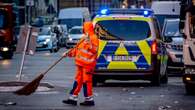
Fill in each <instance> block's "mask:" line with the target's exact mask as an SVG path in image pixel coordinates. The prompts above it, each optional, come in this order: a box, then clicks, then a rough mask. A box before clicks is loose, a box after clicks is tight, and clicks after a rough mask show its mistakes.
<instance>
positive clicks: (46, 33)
mask: <svg viewBox="0 0 195 110" xmlns="http://www.w3.org/2000/svg"><path fill="white" fill-rule="evenodd" d="M39 35H50V29H49V28H41V30H40V33H39Z"/></svg>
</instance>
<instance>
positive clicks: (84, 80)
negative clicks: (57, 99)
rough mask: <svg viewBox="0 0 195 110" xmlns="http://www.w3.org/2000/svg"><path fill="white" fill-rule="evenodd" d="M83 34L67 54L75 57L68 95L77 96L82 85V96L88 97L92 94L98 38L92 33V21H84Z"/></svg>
mask: <svg viewBox="0 0 195 110" xmlns="http://www.w3.org/2000/svg"><path fill="white" fill-rule="evenodd" d="M83 31H84V36H83V37H82V38H81V40H80V41H79V42H80V43H77V45H76V46H75V48H73V49H71V50H70V51H69V53H68V54H67V55H68V56H70V57H75V64H76V76H75V81H74V84H73V88H72V90H71V91H70V95H71V96H74V97H77V96H78V94H79V92H80V90H81V88H82V86H83V92H84V96H85V98H86V100H87V99H90V98H91V97H92V96H93V91H92V75H93V71H94V68H95V65H96V59H97V49H98V42H99V41H98V38H97V36H96V35H95V33H94V28H93V24H92V22H85V23H84V26H83Z"/></svg>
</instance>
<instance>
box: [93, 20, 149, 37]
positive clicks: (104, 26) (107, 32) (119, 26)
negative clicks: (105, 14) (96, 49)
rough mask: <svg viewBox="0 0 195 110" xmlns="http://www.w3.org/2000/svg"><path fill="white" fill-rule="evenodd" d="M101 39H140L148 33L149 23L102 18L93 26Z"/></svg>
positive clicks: (147, 35)
mask: <svg viewBox="0 0 195 110" xmlns="http://www.w3.org/2000/svg"><path fill="white" fill-rule="evenodd" d="M95 32H96V33H97V35H98V36H99V37H100V39H102V40H142V39H145V38H147V37H149V35H150V27H149V24H148V23H147V22H145V21H135V20H104V21H99V22H98V23H97V24H96V26H95Z"/></svg>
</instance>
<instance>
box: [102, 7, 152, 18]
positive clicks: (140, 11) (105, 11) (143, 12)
mask: <svg viewBox="0 0 195 110" xmlns="http://www.w3.org/2000/svg"><path fill="white" fill-rule="evenodd" d="M153 13H154V12H153V11H152V10H151V9H107V8H105V9H101V10H100V13H99V15H108V14H135V15H143V16H145V17H148V16H151V15H153Z"/></svg>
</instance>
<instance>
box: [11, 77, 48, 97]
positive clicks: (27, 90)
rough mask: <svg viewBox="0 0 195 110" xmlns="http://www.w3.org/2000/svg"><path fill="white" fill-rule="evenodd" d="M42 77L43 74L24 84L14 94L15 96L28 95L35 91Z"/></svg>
mask: <svg viewBox="0 0 195 110" xmlns="http://www.w3.org/2000/svg"><path fill="white" fill-rule="evenodd" d="M43 77H44V75H43V74H40V75H39V76H38V77H36V78H35V79H34V80H32V81H31V82H29V83H28V84H26V85H25V86H24V87H22V88H21V89H19V90H17V91H15V92H14V94H16V95H30V94H32V93H34V92H35V91H36V89H37V88H38V86H39V83H40V81H41V79H42V78H43Z"/></svg>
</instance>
